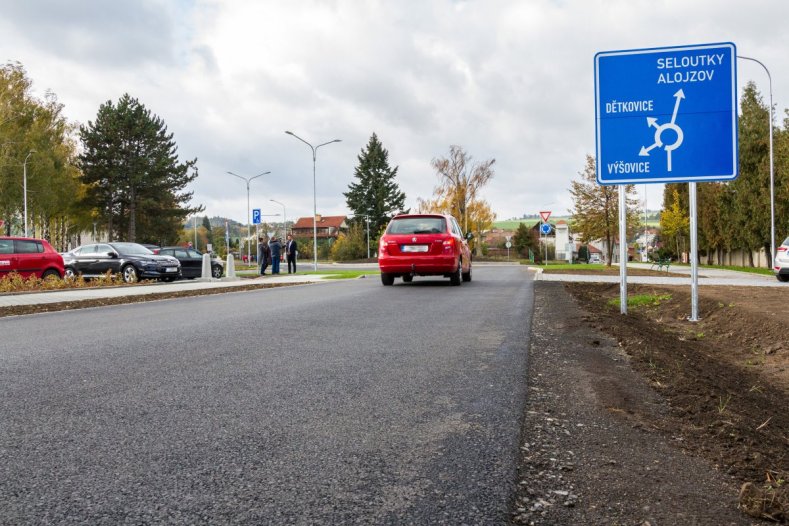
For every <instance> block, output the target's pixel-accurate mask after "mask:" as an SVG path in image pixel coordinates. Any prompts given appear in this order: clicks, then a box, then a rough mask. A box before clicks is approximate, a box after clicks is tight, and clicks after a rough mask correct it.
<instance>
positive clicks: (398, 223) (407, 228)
mask: <svg viewBox="0 0 789 526" xmlns="http://www.w3.org/2000/svg"><path fill="white" fill-rule="evenodd" d="M446 231H447V222H446V220H445V219H444V218H443V217H404V218H403V219H395V220H393V221H392V222H391V223H390V224H389V229H388V230H387V233H388V234H440V233H442V232H446Z"/></svg>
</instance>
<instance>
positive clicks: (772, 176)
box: [737, 55, 775, 266]
mask: <svg viewBox="0 0 789 526" xmlns="http://www.w3.org/2000/svg"><path fill="white" fill-rule="evenodd" d="M737 58H741V59H743V60H750V61H751V62H756V63H757V64H759V65H760V66H761V67H762V68H764V71H765V73H767V80H768V81H769V86H770V264H771V265H773V266H775V172H774V168H773V77H772V76H771V75H770V70H769V69H767V66H765V65H764V64H762V63H761V61H759V60H756V59H755V58H751V57H744V56H742V55H737Z"/></svg>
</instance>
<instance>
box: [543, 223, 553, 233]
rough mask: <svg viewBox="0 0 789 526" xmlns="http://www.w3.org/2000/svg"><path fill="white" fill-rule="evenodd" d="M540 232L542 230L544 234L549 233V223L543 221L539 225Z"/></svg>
mask: <svg viewBox="0 0 789 526" xmlns="http://www.w3.org/2000/svg"><path fill="white" fill-rule="evenodd" d="M540 232H542V233H543V234H545V235H548V234H550V233H551V225H550V224H549V223H543V224H542V225H540Z"/></svg>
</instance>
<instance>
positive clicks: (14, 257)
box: [0, 236, 63, 278]
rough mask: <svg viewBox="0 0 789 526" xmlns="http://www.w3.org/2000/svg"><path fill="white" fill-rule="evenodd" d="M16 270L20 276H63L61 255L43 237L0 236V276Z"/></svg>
mask: <svg viewBox="0 0 789 526" xmlns="http://www.w3.org/2000/svg"><path fill="white" fill-rule="evenodd" d="M11 272H16V273H18V274H20V275H22V277H25V278H26V277H28V276H36V277H38V278H47V277H49V276H55V277H58V278H62V277H63V256H61V255H60V254H58V253H57V252H56V251H55V249H54V248H52V245H50V244H49V243H48V242H47V241H46V240H45V239H33V238H29V237H5V236H2V237H0V278H3V277H5V276H7V275H8V274H10V273H11Z"/></svg>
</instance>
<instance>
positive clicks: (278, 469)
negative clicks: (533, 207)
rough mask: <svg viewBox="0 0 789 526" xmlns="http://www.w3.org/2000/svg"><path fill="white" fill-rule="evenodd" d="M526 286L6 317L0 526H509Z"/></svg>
mask: <svg viewBox="0 0 789 526" xmlns="http://www.w3.org/2000/svg"><path fill="white" fill-rule="evenodd" d="M532 303H533V285H532V281H531V279H530V278H529V277H528V273H527V272H526V271H525V270H524V269H523V268H522V267H517V266H502V267H484V268H482V267H480V268H477V269H475V271H474V281H473V282H471V283H464V284H463V285H462V286H461V287H451V286H450V285H449V280H447V279H438V280H428V279H427V278H416V279H415V280H414V283H412V284H410V285H405V284H402V282H401V281H400V280H397V284H396V285H395V286H393V287H383V286H381V284H380V280H378V279H371V278H367V279H359V280H353V281H343V282H332V283H325V284H318V285H308V286H296V287H287V288H281V289H268V290H263V291H255V292H240V293H232V294H223V295H217V296H204V297H194V298H185V299H178V300H165V301H154V302H149V303H144V304H132V305H122V306H114V307H105V308H101V309H86V310H79V311H71V312H68V311H65V312H56V313H47V314H40V315H32V316H22V317H12V318H5V319H0V335H1V338H0V524H14V525H17V524H44V523H46V524H78V523H84V524H149V523H176V524H181V523H184V524H186V523H188V524H203V523H205V524H227V523H229V524H453V525H455V524H485V525H489V524H505V523H506V522H507V520H508V512H509V508H510V504H511V499H512V497H513V495H514V485H515V482H516V473H515V469H516V465H517V452H518V438H519V435H520V431H521V430H520V426H521V422H522V413H523V408H524V405H525V397H526V394H525V393H526V386H525V378H526V359H527V349H528V344H529V342H528V338H529V325H530V319H531V309H532Z"/></svg>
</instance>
